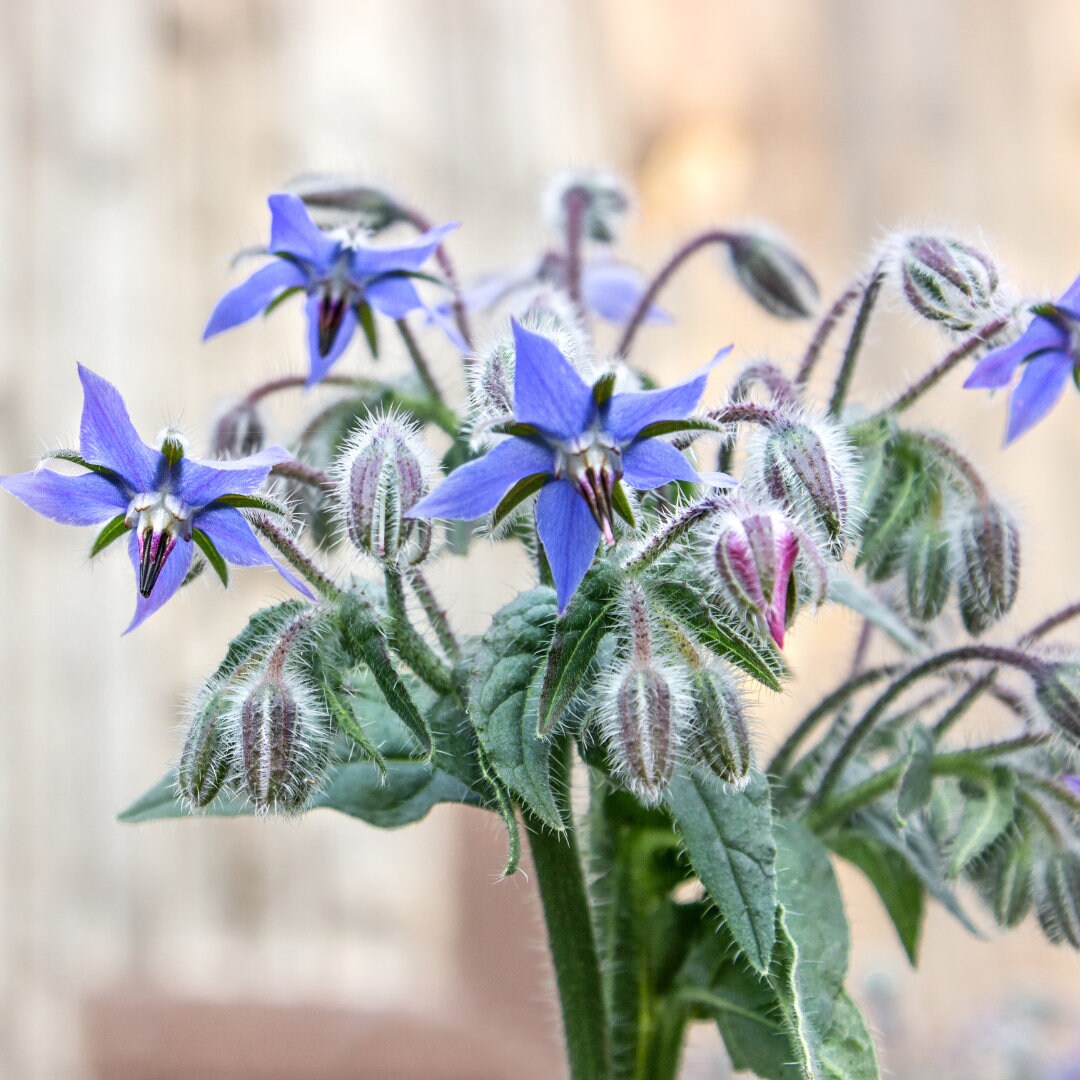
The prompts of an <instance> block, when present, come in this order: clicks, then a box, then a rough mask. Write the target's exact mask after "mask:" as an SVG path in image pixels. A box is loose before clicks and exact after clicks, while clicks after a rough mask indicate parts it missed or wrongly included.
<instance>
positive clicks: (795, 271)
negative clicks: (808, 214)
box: [727, 232, 818, 319]
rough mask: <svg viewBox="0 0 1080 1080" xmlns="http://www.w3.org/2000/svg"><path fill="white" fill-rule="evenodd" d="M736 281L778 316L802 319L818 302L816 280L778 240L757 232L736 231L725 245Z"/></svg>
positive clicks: (765, 307) (780, 317)
mask: <svg viewBox="0 0 1080 1080" xmlns="http://www.w3.org/2000/svg"><path fill="white" fill-rule="evenodd" d="M727 248H728V254H729V255H730V257H731V267H732V269H733V270H734V271H735V277H736V278H738V280H739V284H740V285H742V287H743V288H744V289H745V290H746V291H747V292H748V293H749V294H750V296H751V297H752V298H753V299H754V300H756V301H757V302H758V303H759V304H760V305H761V306H762V307H763V308H764V309H765V310H766V311H767V312H769V313H770V314H771V315H775V316H776V317H777V318H779V319H806V318H809V316H811V315H813V313H814V310H815V309H816V308H817V304H818V288H817V283H816V282H815V281H814V279H813V277H812V276H811V275H810V271H809V270H807V269H806V267H805V266H804V265H803V263H802V261H801V260H799V259H798V258H796V257H795V255H794V254H793V253H792V251H791V249H790V248H789V247H788V246H787V244H786V243H784V242H783V241H781V240H778V239H776V238H774V237H770V236H767V235H765V234H764V233H759V232H745V233H739V234H737V235H735V236H734V237H732V239H731V240H730V241H729V242H728V245H727Z"/></svg>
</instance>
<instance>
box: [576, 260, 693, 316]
mask: <svg viewBox="0 0 1080 1080" xmlns="http://www.w3.org/2000/svg"><path fill="white" fill-rule="evenodd" d="M645 289H646V282H645V278H644V276H643V275H642V274H641V273H639V272H638V271H637V270H635V269H634V268H633V267H632V266H626V265H624V264H622V263H616V262H592V263H586V264H585V266H584V268H583V270H582V273H581V293H582V297H583V299H584V301H585V306H586V307H587V308H588V309H589V310H590V311H595V312H596V314H597V315H599V316H600V318H602V319H606V320H607V321H608V322H612V323H616V324H618V325H625V324H626V323H628V322H629V321H630V318H631V316H632V315H633V314H634V312H635V311H637V308H638V304H639V303H640V302H641V298H642V296H643V295H644V294H645ZM644 321H645V322H646V323H648V324H651V325H657V326H660V325H665V324H668V323H671V322H673V321H674V320H673V319H672V317H671V316H670V315H669V314H668V313H667V312H666V311H664V310H663V308H660V307H657V306H656V305H655V304H653V305H651V306H650V307H649V309H648V311H647V312H646V313H645V319H644Z"/></svg>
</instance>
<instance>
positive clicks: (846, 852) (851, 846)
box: [829, 829, 926, 967]
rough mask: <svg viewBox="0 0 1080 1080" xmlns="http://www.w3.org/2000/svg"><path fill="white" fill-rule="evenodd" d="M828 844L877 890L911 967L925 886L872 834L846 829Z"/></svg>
mask: <svg viewBox="0 0 1080 1080" xmlns="http://www.w3.org/2000/svg"><path fill="white" fill-rule="evenodd" d="M829 845H830V847H831V848H832V849H833V851H835V852H836V853H837V855H839V856H841V858H844V859H847V861H848V862H850V863H852V865H854V866H857V867H858V868H859V869H860V870H861V871H862V872H863V873H864V874H865V875H866V878H867V880H868V881H869V882H870V884H871V885H873V886H874V888H875V889H876V890H877V894H878V896H879V897H880V898H881V902H882V904H884V905H885V910H886V912H888V915H889V918H890V919H892V924H893V926H894V927H895V928H896V933H897V936H898V937H899V938H900V944H901V945H903V947H904V952H905V953H907V957H908V960H910V961H911V966H912V967H914V966H915V964H916V963H917V962H918V958H919V942H920V940H921V938H922V928H923V912H924V908H925V904H924V898H925V895H926V893H925V889H924V888H923V886H922V883H921V882H920V880H919V878H918V877H917V876H916V874H915V873H914V872H913V871H912V869H911V867H910V866H909V865H908V862H907V861H906V860H905V859H904V858H903V857H902V856H901V855H899V854H898V853H897V852H896V851H894V850H892V849H890V848H887V847H885V846H884V845H883V844H880V843H879V842H878V841H876V840H875V839H874V838H873V837H870V836H867V835H865V834H863V833H860V832H855V831H853V830H849V829H845V830H843V831H842V832H838V833H836V834H835V835H834V836H832V837H830V840H829Z"/></svg>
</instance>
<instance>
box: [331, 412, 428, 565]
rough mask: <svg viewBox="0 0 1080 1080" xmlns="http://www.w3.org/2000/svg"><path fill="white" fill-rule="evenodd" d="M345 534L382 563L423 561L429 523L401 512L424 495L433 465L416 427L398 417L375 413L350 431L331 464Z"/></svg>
mask: <svg viewBox="0 0 1080 1080" xmlns="http://www.w3.org/2000/svg"><path fill="white" fill-rule="evenodd" d="M335 474H336V477H337V482H338V498H339V501H340V503H341V507H342V518H343V521H344V524H345V531H346V533H347V534H348V537H349V539H350V540H351V541H352V542H353V544H355V545H356V547H357V548H359V549H360V551H362V552H364V554H365V555H370V556H371V558H373V559H375V560H376V561H377V562H379V563H381V564H383V565H384V566H392V565H397V564H400V563H409V564H411V565H415V564H416V563H419V562H422V561H423V560H424V559H425V558H426V557H427V554H428V551H429V550H430V549H431V524H430V522H427V521H420V520H415V519H413V518H407V517H405V513H406V511H408V510H409V509H410V508H411V507H412V506H413V505H414V504H416V503H417V502H419V501H420V499H421V498H422V497H423V496H424V495H426V494H427V491H428V486H429V477H430V474H431V468H430V465H429V463H428V454H427V451H426V450H425V448H424V445H423V443H422V441H421V439H420V434H419V432H418V430H417V429H416V428H415V427H414V426H413V425H412V424H410V423H408V422H406V421H404V420H402V419H400V418H399V417H396V416H375V417H372V418H371V419H370V420H369V421H367V422H366V423H365V424H363V425H362V426H361V427H360V428H359V429H358V430H357V432H356V433H355V434H354V435H353V436H351V438H350V439H349V442H348V443H347V444H346V446H345V448H344V450H343V451H342V454H341V457H340V458H339V459H338V462H337V464H336V466H335Z"/></svg>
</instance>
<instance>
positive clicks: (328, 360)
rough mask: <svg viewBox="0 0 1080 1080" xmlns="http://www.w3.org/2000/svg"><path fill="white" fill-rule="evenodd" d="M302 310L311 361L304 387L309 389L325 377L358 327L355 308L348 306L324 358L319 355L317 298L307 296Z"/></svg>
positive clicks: (315, 296) (347, 345)
mask: <svg viewBox="0 0 1080 1080" xmlns="http://www.w3.org/2000/svg"><path fill="white" fill-rule="evenodd" d="M304 310H305V311H306V312H307V322H308V356H309V357H310V359H311V371H310V372H309V374H308V377H307V383H306V385H307V387H308V389H310V388H311V387H313V386H314V385H315V384H316V383H317V382H320V381H321V380H322V379H324V378H325V377H326V373H327V372H328V371H329V370H330V369H331V368H332V367H333V366H334V364H335V363H336V362H337V361H338V359H339V358H340V357H341V354H342V353H343V352H344V351H345V350H346V349H347V348H348V347H349V342H350V341H352V338H353V334H355V333H356V328H357V326H359V320H358V319H357V318H356V308H355V307H354V306H353V305H352V304H350V305H349V306H348V307H347V308H346V309H345V314H344V315H343V316H342V319H341V325H340V326H339V327H338V330H337V333H336V334H335V335H334V341H333V344H331V346H330V351H329V352H328V353H327V354H326V355H325V356H322V355H321V354H320V353H319V297H318V296H317V295H314V294H313V295H311V296H309V297H308V299H307V304H305V305H304Z"/></svg>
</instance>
